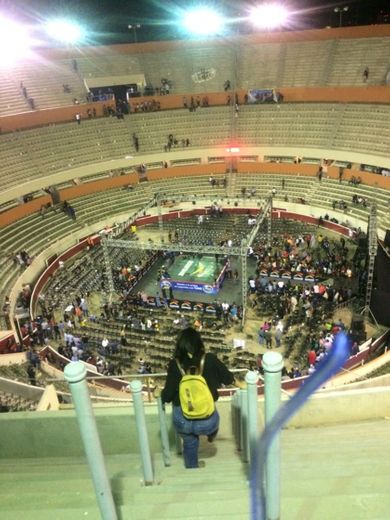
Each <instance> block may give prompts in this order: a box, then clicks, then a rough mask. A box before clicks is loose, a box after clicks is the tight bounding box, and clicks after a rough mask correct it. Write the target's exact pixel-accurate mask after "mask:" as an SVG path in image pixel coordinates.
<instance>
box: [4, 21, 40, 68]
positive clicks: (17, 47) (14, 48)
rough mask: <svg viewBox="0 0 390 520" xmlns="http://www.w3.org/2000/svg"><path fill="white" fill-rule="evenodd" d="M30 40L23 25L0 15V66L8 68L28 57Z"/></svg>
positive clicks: (31, 43) (31, 42)
mask: <svg viewBox="0 0 390 520" xmlns="http://www.w3.org/2000/svg"><path fill="white" fill-rule="evenodd" d="M32 45H33V41H32V38H31V36H30V34H29V31H28V28H27V27H26V26H25V25H22V24H20V23H17V22H15V21H13V20H11V19H7V18H5V17H3V16H2V15H0V66H3V67H4V66H8V65H11V64H12V63H15V62H16V61H18V60H19V59H22V58H25V57H27V56H28V54H29V51H30V48H31V46H32Z"/></svg>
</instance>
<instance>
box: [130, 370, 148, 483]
mask: <svg viewBox="0 0 390 520" xmlns="http://www.w3.org/2000/svg"><path fill="white" fill-rule="evenodd" d="M130 390H131V393H132V395H133V405H134V413H135V424H136V426H137V433H138V443H139V448H140V451H141V461H142V469H143V473H144V484H145V486H150V485H151V484H153V467H152V457H151V454H150V446H149V438H148V432H147V429H146V420H145V410H144V403H143V400H142V383H141V381H140V380H139V379H135V380H134V381H131V383H130Z"/></svg>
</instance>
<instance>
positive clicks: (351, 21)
mask: <svg viewBox="0 0 390 520" xmlns="http://www.w3.org/2000/svg"><path fill="white" fill-rule="evenodd" d="M199 3H200V2H191V0H189V1H186V2H184V1H183V0H181V1H179V0H176V1H171V0H165V1H164V2H163V1H161V0H95V1H93V0H78V1H77V0H0V12H3V13H4V14H11V15H12V16H13V17H15V18H17V19H19V20H23V21H27V22H29V23H31V24H39V22H41V21H43V20H45V19H47V18H49V17H57V16H58V17H68V18H71V19H73V20H77V21H78V22H79V23H80V24H81V25H83V26H84V27H85V28H86V29H87V31H88V35H89V41H88V43H91V44H94V43H96V44H98V43H122V42H132V41H133V39H134V32H133V31H129V29H128V28H127V26H128V25H129V24H135V23H139V24H141V25H142V27H141V28H140V29H137V39H138V41H149V40H161V39H164V40H165V39H175V38H184V37H186V35H185V34H184V33H183V32H182V30H181V29H180V26H179V24H178V20H179V19H180V13H182V12H183V7H186V8H187V9H188V8H189V7H191V6H196V5H199ZM284 4H285V5H286V6H288V7H289V9H291V10H293V11H294V12H296V15H295V16H294V20H293V22H292V23H291V25H290V26H289V27H288V30H300V29H308V28H321V27H325V26H332V27H337V26H338V25H339V15H338V14H337V13H334V12H333V9H334V7H336V6H345V5H347V6H348V7H349V10H348V12H347V13H344V14H343V25H344V26H347V25H367V24H375V23H386V22H387V23H389V22H390V19H389V11H390V8H389V4H390V2H389V0H355V1H350V2H349V1H346V2H337V1H336V2H334V1H330V0H285V1H284ZM203 5H208V6H214V7H215V8H218V9H219V10H220V11H222V12H223V13H224V14H225V15H227V16H229V17H231V18H233V19H237V18H239V17H242V16H245V12H246V11H247V9H248V6H251V5H253V3H251V2H240V1H239V0H223V1H219V2H212V1H211V2H203ZM386 15H387V16H386ZM232 27H234V31H237V28H238V30H239V31H240V33H241V34H245V33H248V32H252V31H253V30H254V29H253V28H252V27H250V25H249V24H248V23H247V22H240V23H238V24H237V23H236V24H232Z"/></svg>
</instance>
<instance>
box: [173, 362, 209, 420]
mask: <svg viewBox="0 0 390 520" xmlns="http://www.w3.org/2000/svg"><path fill="white" fill-rule="evenodd" d="M204 362H205V356H202V359H201V360H200V366H199V367H190V369H189V372H192V371H194V372H195V373H186V372H185V370H184V369H183V367H182V366H181V364H180V363H179V360H178V359H176V363H177V366H178V368H179V370H180V373H181V375H182V378H181V380H180V384H179V399H180V406H181V410H182V412H183V415H184V417H185V418H186V419H207V417H210V415H212V414H213V413H214V411H215V404H214V399H213V396H212V394H211V392H210V388H209V387H208V385H207V382H206V380H205V378H204V377H203V376H202V373H203V368H204Z"/></svg>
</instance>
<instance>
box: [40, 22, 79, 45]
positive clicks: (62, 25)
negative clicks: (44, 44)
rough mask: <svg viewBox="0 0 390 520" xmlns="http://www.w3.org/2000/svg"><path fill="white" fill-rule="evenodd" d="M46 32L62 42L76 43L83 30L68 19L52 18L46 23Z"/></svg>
mask: <svg viewBox="0 0 390 520" xmlns="http://www.w3.org/2000/svg"><path fill="white" fill-rule="evenodd" d="M46 32H47V34H48V35H49V36H50V37H51V38H53V39H54V40H58V41H60V42H63V43H76V42H78V41H80V40H81V38H82V34H83V31H82V29H81V27H80V26H79V25H77V24H76V23H73V22H70V21H68V20H52V21H50V22H48V23H47V25H46Z"/></svg>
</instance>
